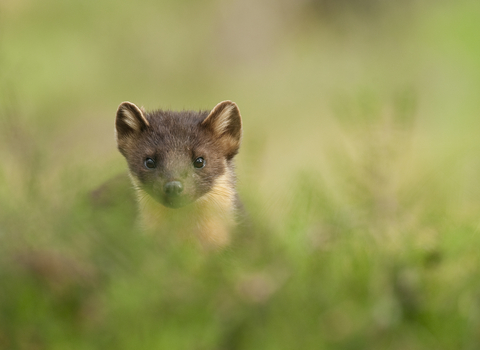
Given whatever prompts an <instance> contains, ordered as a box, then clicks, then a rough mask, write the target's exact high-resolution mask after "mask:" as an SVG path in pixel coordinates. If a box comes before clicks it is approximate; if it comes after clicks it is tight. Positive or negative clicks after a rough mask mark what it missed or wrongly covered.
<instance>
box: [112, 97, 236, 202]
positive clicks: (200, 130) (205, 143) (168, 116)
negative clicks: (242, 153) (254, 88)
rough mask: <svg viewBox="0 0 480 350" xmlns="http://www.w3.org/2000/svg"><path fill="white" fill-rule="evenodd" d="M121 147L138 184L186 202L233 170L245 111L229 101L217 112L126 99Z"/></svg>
mask: <svg viewBox="0 0 480 350" xmlns="http://www.w3.org/2000/svg"><path fill="white" fill-rule="evenodd" d="M115 128H116V134H117V144H118V149H119V150H120V152H121V153H122V154H123V155H124V157H125V158H126V160H127V163H128V166H129V169H130V173H131V175H132V176H133V177H134V180H135V182H136V183H137V184H138V186H139V187H140V188H141V189H142V190H144V191H145V192H146V193H148V194H149V195H150V196H152V197H153V198H154V199H156V200H157V201H159V202H160V203H162V204H163V205H165V206H167V207H171V208H178V207H182V206H184V205H186V204H189V203H192V202H193V201H195V200H197V199H198V198H200V197H201V196H202V195H204V194H206V193H208V192H209V191H210V190H211V189H212V187H213V186H214V185H215V180H216V179H217V178H218V177H220V176H222V175H223V174H225V172H226V171H228V166H229V165H230V162H231V160H232V158H233V157H234V156H235V155H236V154H237V153H238V149H239V147H240V139H241V134H242V121H241V117H240V112H239V110H238V107H237V105H236V104H235V103H233V102H230V101H224V102H221V103H219V104H218V105H217V106H216V107H215V108H214V109H213V110H212V111H211V112H208V111H206V112H205V111H204V112H192V111H184V112H171V111H161V110H159V111H154V112H148V113H147V112H145V111H143V110H142V109H140V108H138V107H137V106H135V105H134V104H133V103H130V102H124V103H122V104H121V105H120V106H119V108H118V111H117V117H116V122H115Z"/></svg>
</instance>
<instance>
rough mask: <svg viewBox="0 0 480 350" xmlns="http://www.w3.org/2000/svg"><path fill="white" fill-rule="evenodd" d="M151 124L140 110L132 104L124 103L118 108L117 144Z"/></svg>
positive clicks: (116, 123) (116, 122)
mask: <svg viewBox="0 0 480 350" xmlns="http://www.w3.org/2000/svg"><path fill="white" fill-rule="evenodd" d="M149 126H150V124H149V123H148V121H147V119H146V118H145V116H144V115H143V112H142V110H141V109H140V108H138V107H137V106H136V105H134V104H133V103H131V102H123V103H121V104H120V106H118V110H117V118H116V120H115V130H116V131H117V142H118V141H119V140H121V139H123V138H125V137H129V136H131V135H135V134H137V133H139V132H141V131H143V130H145V129H146V128H147V127H149Z"/></svg>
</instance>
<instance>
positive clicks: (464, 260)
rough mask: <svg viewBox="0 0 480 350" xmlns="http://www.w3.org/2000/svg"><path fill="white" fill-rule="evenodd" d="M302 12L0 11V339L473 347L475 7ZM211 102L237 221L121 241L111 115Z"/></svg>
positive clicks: (479, 311) (123, 213)
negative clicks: (221, 107) (228, 151)
mask: <svg viewBox="0 0 480 350" xmlns="http://www.w3.org/2000/svg"><path fill="white" fill-rule="evenodd" d="M326 3H327V2H314V1H312V2H301V3H296V2H291V3H289V2H288V1H287V2H281V3H279V4H276V3H274V2H268V3H267V2H258V3H253V2H252V3H250V2H248V3H244V2H240V1H231V2H222V3H220V2H216V1H208V2H201V3H196V2H192V1H186V0H185V1H177V2H173V1H163V2H160V3H159V2H154V1H143V2H140V3H138V2H131V1H126V2H122V3H121V4H120V3H117V2H113V1H108V0H105V1H100V2H98V1H83V2H82V3H78V4H67V3H59V2H56V1H53V0H52V1H43V2H41V3H39V2H33V1H22V2H14V1H5V2H4V3H2V4H0V349H8V350H10V349H12V350H13V349H15V350H16V349H22V350H23V349H28V350H30V349H49V350H50V349H59V350H60V349H61V350H64V349H218V350H223V349H249V350H250V349H267V350H268V349H272V350H273V349H476V348H478V344H479V342H480V282H479V281H480V256H479V254H478V247H479V246H480V235H479V224H480V222H479V219H478V213H479V212H480V186H479V185H478V179H479V178H480V156H479V155H480V141H479V140H480V139H479V138H478V132H477V130H479V129H480V121H479V119H478V115H479V112H480V103H479V102H478V101H479V99H478V95H479V93H480V84H479V83H478V82H479V81H480V80H479V79H478V77H479V73H480V55H479V51H478V45H477V44H476V43H477V42H478V39H480V37H479V33H480V25H479V24H478V21H476V20H475V19H476V18H478V15H479V14H480V7H479V6H478V5H476V4H474V3H472V2H469V1H460V2H457V3H455V4H448V3H447V2H435V3H434V2H432V3H429V2H420V1H412V2H410V4H409V5H408V6H407V5H402V6H399V5H395V4H394V3H393V2H392V6H391V7H388V6H387V7H385V8H384V7H383V6H382V7H378V2H376V1H373V0H372V1H366V0H365V2H364V3H362V2H359V3H360V4H366V5H365V6H367V5H368V4H369V6H370V7H369V6H367V7H365V9H364V10H359V8H356V9H357V10H356V11H354V12H358V13H351V11H349V10H348V8H349V5H348V4H349V2H348V1H345V2H342V4H343V5H345V6H344V8H343V10H342V7H341V6H340V7H338V8H337V7H335V6H333V7H331V6H330V7H325V6H326V5H325V4H326ZM322 4H324V5H322ZM356 6H357V5H356ZM225 99H231V100H234V101H235V102H237V104H238V105H239V107H240V110H241V112H242V116H243V120H244V128H245V130H244V139H243V145H242V148H241V152H240V154H239V156H238V159H237V172H238V177H239V184H238V188H239V192H240V196H241V198H242V200H243V202H244V204H245V207H246V209H247V211H248V214H249V221H250V223H249V226H248V228H243V229H241V230H239V232H237V233H236V235H235V239H234V242H233V244H232V245H231V246H230V247H228V248H227V249H225V250H224V251H221V252H215V253H205V252H203V251H201V250H199V249H198V247H196V246H194V245H191V244H188V243H185V242H181V241H179V240H178V239H176V237H175V234H174V233H172V234H171V235H163V236H161V237H160V236H149V235H146V234H144V233H142V232H141V231H140V230H139V229H138V228H136V226H135V210H136V209H135V205H134V203H133V202H132V200H131V192H130V187H129V184H128V181H125V180H126V179H125V178H115V177H116V176H117V175H118V174H122V173H125V171H126V164H125V162H124V160H123V158H122V157H121V155H120V154H119V153H118V151H117V150H116V145H115V141H114V135H113V120H114V114H115V110H116V108H117V106H118V104H119V103H120V102H122V101H124V100H130V101H132V102H134V103H136V104H139V105H144V106H145V107H146V108H147V109H154V108H160V107H161V108H172V109H182V108H192V109H199V108H212V107H213V106H214V105H215V104H216V103H218V102H220V101H221V100H225ZM111 179H116V180H113V182H112V180H111ZM106 183H107V184H109V186H110V187H107V188H105V187H102V186H104V184H106ZM99 188H104V190H103V192H94V191H96V190H98V189H99ZM92 193H96V194H92Z"/></svg>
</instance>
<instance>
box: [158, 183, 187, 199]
mask: <svg viewBox="0 0 480 350" xmlns="http://www.w3.org/2000/svg"><path fill="white" fill-rule="evenodd" d="M163 190H164V191H165V194H166V195H167V196H178V195H179V194H180V193H182V191H183V185H182V183H181V182H180V181H170V182H167V183H166V184H165V186H164V187H163Z"/></svg>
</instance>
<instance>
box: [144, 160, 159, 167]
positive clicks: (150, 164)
mask: <svg viewBox="0 0 480 350" xmlns="http://www.w3.org/2000/svg"><path fill="white" fill-rule="evenodd" d="M144 164H145V167H146V168H147V169H155V168H156V167H157V164H155V161H154V160H153V159H152V158H147V159H145V163H144Z"/></svg>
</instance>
